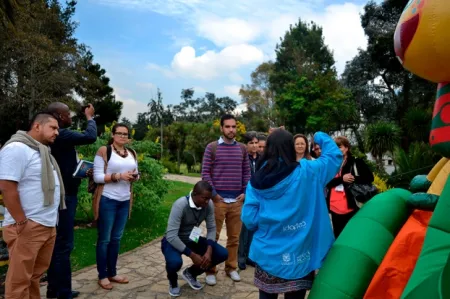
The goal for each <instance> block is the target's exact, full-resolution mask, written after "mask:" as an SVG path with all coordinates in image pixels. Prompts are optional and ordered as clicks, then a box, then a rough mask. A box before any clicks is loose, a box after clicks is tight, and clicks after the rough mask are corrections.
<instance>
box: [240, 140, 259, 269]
mask: <svg viewBox="0 0 450 299" xmlns="http://www.w3.org/2000/svg"><path fill="white" fill-rule="evenodd" d="M244 143H245V144H246V145H247V151H248V159H249V162H250V171H251V175H253V174H254V173H255V172H256V163H257V161H258V158H259V154H258V147H259V140H258V137H257V134H256V132H253V131H251V132H247V134H245V135H244ZM252 238H253V232H252V231H249V230H248V229H247V228H246V227H245V225H244V224H242V228H241V235H240V237H239V248H238V267H239V269H240V270H245V269H246V268H247V265H250V266H254V265H255V264H254V263H253V262H252V261H251V260H250V259H249V258H248V253H249V251H250V244H251V243H252Z"/></svg>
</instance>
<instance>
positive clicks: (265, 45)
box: [98, 0, 367, 78]
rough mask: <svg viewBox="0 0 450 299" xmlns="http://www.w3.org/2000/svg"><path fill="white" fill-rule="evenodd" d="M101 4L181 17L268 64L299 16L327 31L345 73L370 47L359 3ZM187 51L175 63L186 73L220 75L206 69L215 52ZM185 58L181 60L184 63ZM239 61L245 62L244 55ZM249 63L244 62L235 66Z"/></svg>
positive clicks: (141, 0)
mask: <svg viewBox="0 0 450 299" xmlns="http://www.w3.org/2000/svg"><path fill="white" fill-rule="evenodd" d="M98 1H100V3H104V4H108V5H119V6H121V7H124V8H128V9H139V10H149V11H153V12H156V13H159V14H162V15H165V16H171V17H176V18H177V19H180V20H182V21H183V24H184V25H186V26H185V28H186V29H187V30H190V31H191V32H195V34H196V35H197V36H199V37H202V38H205V39H208V40H210V41H211V42H213V43H214V44H215V45H216V46H217V47H218V48H219V49H227V48H229V47H232V46H236V45H247V46H248V47H254V48H257V49H258V50H259V51H262V52H263V54H264V56H263V57H264V59H265V60H266V59H273V58H274V48H275V45H276V43H278V42H279V38H280V37H282V36H284V33H285V32H286V31H287V30H289V25H291V24H294V23H296V22H297V21H298V18H299V17H300V18H301V19H302V20H303V21H310V20H313V21H315V22H317V23H318V24H319V25H320V26H322V27H323V33H324V37H325V42H326V43H327V44H328V45H329V46H330V48H331V50H333V52H334V55H335V60H336V62H337V63H336V66H337V69H338V71H339V72H342V71H343V69H344V66H345V62H346V61H348V60H350V59H352V58H353V56H354V55H355V54H356V53H357V49H358V47H362V48H365V47H366V43H367V42H366V38H365V36H364V32H363V30H362V28H361V24H360V16H359V14H360V12H361V11H362V6H360V5H356V4H354V2H356V0H348V1H347V2H346V3H343V4H332V5H326V2H325V1H324V0H279V1H273V0H246V1H233V4H230V2H229V1H226V0H214V1H211V0H171V1H167V0H98ZM352 2H353V3H352ZM189 46H192V45H191V44H189ZM183 49H186V47H185V48H183ZM191 49H194V48H191ZM182 51H183V50H182ZM182 51H180V52H178V53H177V54H176V57H174V61H173V62H172V66H174V62H175V66H178V67H180V69H183V68H186V69H189V70H192V69H195V67H194V66H193V65H195V66H199V68H200V69H201V71H200V72H199V74H197V75H196V77H197V78H199V77H200V78H204V77H205V76H207V75H210V74H211V72H212V73H214V71H210V72H206V71H205V70H204V68H205V67H206V65H209V66H211V67H215V66H216V64H214V63H210V62H211V61H216V59H211V60H208V59H207V58H209V56H208V53H210V51H208V52H206V53H205V54H204V55H201V56H198V57H196V56H195V50H194V51H192V50H185V52H183V53H182ZM222 51H223V50H222ZM193 53H194V54H193ZM213 53H216V52H213ZM219 53H221V52H219ZM216 54H217V53H216ZM183 55H184V56H183ZM209 55H210V54H209ZM180 56H181V58H182V59H181V61H179V60H178V59H179V58H180ZM218 57H220V56H218ZM234 59H237V60H239V57H235V58H234ZM177 63H179V65H178V64H177ZM187 65H189V66H188V67H187ZM244 65H245V64H239V66H236V67H235V68H239V67H241V66H244ZM180 69H179V70H180ZM179 70H177V71H179ZM165 71H166V72H167V71H169V73H166V75H170V74H171V73H170V69H167V68H165Z"/></svg>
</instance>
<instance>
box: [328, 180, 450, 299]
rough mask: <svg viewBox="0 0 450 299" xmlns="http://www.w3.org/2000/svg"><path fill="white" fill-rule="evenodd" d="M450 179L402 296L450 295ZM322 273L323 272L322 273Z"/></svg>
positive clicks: (439, 298)
mask: <svg viewBox="0 0 450 299" xmlns="http://www.w3.org/2000/svg"><path fill="white" fill-rule="evenodd" d="M449 212H450V178H448V179H447V182H446V183H445V187H444V190H443V191H442V194H441V197H440V200H439V201H438V202H437V204H436V208H435V209H434V212H433V216H432V217H431V219H430V223H429V225H428V229H427V234H426V236H425V241H424V243H423V247H422V251H421V252H420V256H419V259H418V260H417V263H416V267H415V268H414V271H413V273H412V274H411V278H410V279H409V281H408V284H407V285H406V287H405V290H404V291H403V294H402V297H401V298H402V299H419V298H420V299H422V298H427V299H447V298H450V283H449V282H450V259H449V255H450V217H449V215H448V214H449ZM319 273H320V272H319Z"/></svg>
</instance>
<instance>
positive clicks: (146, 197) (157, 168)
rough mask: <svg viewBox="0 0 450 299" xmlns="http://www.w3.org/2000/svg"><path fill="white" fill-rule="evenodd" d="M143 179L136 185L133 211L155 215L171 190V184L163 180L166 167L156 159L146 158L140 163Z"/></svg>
mask: <svg viewBox="0 0 450 299" xmlns="http://www.w3.org/2000/svg"><path fill="white" fill-rule="evenodd" d="M139 172H140V173H141V178H140V180H139V181H137V182H136V183H135V184H134V189H133V191H134V203H133V209H136V210H140V211H146V212H150V213H153V212H155V211H156V208H157V207H158V206H159V205H160V204H161V201H162V198H163V197H164V195H165V194H166V193H167V191H168V190H169V184H170V183H169V182H167V181H165V180H164V179H163V174H164V167H163V166H162V165H161V164H160V163H159V162H158V161H156V160H155V159H152V158H144V159H143V160H142V161H140V162H139Z"/></svg>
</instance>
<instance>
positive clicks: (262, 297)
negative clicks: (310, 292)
mask: <svg viewBox="0 0 450 299" xmlns="http://www.w3.org/2000/svg"><path fill="white" fill-rule="evenodd" d="M305 296H306V290H300V291H296V292H290V293H285V294H284V298H285V299H304V298H305ZM277 298H278V294H269V293H266V292H264V291H261V290H259V299H277Z"/></svg>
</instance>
